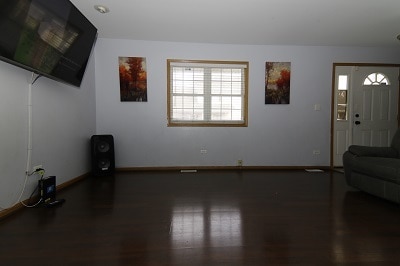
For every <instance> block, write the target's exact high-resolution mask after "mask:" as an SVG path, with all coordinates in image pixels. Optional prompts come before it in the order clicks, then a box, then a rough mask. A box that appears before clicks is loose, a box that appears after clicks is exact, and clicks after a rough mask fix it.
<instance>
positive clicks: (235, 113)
mask: <svg viewBox="0 0 400 266" xmlns="http://www.w3.org/2000/svg"><path fill="white" fill-rule="evenodd" d="M167 67H168V69H167V72H168V85H167V88H168V89H167V90H168V93H167V94H168V114H167V116H168V126H247V90H248V89H247V84H248V81H247V79H248V62H233V61H199V60H173V59H168V60H167Z"/></svg>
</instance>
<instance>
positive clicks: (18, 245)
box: [0, 170, 400, 266]
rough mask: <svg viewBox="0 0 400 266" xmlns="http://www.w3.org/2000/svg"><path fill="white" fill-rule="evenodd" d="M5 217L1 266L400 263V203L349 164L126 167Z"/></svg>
mask: <svg viewBox="0 0 400 266" xmlns="http://www.w3.org/2000/svg"><path fill="white" fill-rule="evenodd" d="M58 198H64V199H66V203H65V204H64V205H62V206H61V207H58V208H44V207H41V208H32V209H24V210H22V211H19V212H17V213H16V214H13V215H12V216H9V217H6V218H5V219H3V220H1V221H0V239H1V241H0V264H1V265H190V266H193V265H346V264H352V265H400V252H399V251H400V209H399V206H398V205H396V204H393V203H390V202H387V201H384V200H381V199H379V198H375V197H373V196H370V195H368V194H365V193H362V192H358V191H355V190H353V189H351V188H350V187H348V186H347V185H346V184H345V180H344V176H343V174H341V173H337V172H333V173H329V172H324V173H308V172H305V171H300V170H295V171H294V170H292V171H272V170H271V171H199V172H198V173H179V172H132V173H117V174H116V176H115V177H114V178H110V177H104V178H93V177H90V178H87V179H84V180H82V181H80V182H78V183H77V184H75V185H73V186H71V187H70V188H67V189H64V190H62V191H60V192H59V193H58Z"/></svg>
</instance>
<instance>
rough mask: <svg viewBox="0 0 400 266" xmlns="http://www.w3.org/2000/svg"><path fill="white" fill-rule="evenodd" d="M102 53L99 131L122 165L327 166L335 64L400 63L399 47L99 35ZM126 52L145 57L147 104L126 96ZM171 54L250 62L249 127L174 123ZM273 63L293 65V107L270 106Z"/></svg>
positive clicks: (98, 61)
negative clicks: (122, 59)
mask: <svg viewBox="0 0 400 266" xmlns="http://www.w3.org/2000/svg"><path fill="white" fill-rule="evenodd" d="M96 52H97V53H96V55H97V56H96V103H97V112H96V114H97V116H96V117H97V123H96V125H97V133H98V134H113V135H114V138H115V146H116V147H115V148H116V166H117V167H162V166H234V165H236V162H237V160H238V159H241V160H243V163H244V165H245V166H327V165H329V160H330V157H329V154H330V108H331V107H330V105H331V83H332V77H331V76H332V64H333V63H334V62H353V63H354V62H358V63H359V62H365V63H400V49H386V48H347V47H300V46H298V47H293V46H250V45H222V44H198V43H171V42H148V41H134V40H112V39H99V40H98V42H97V47H96ZM119 56H132V57H146V60H147V71H148V102H146V103H137V102H120V99H119V76H118V57H119ZM169 58H172V59H202V60H206V59H209V60H243V61H249V63H250V68H249V71H250V72H249V76H250V80H249V123H248V124H249V125H248V127H246V128H204V127H203V128H200V127H186V128H185V127H183V128H182V127H181V128H174V127H170V128H169V127H167V115H166V113H167V106H166V102H167V100H166V90H167V89H166V86H167V85H166V83H167V75H166V60H167V59H169ZM266 61H282V62H288V61H289V62H291V63H292V64H291V66H292V76H291V96H290V104H289V105H265V104H264V79H265V76H264V75H265V74H264V71H265V62H266ZM315 104H320V105H321V110H320V111H314V105H315ZM201 149H206V150H207V154H201V153H200V150H201ZM313 150H320V152H321V154H320V155H313Z"/></svg>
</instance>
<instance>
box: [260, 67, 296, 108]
mask: <svg viewBox="0 0 400 266" xmlns="http://www.w3.org/2000/svg"><path fill="white" fill-rule="evenodd" d="M290 71H291V70H290V62H266V63H265V104H289V102H290Z"/></svg>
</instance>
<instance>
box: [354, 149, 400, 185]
mask: <svg viewBox="0 0 400 266" xmlns="http://www.w3.org/2000/svg"><path fill="white" fill-rule="evenodd" d="M351 164H352V167H351V168H352V170H353V171H355V172H359V173H363V174H366V175H369V176H373V177H377V178H381V179H383V180H386V181H390V182H395V183H398V184H400V176H399V173H400V160H399V159H397V158H381V157H357V156H355V157H353V160H352V162H351Z"/></svg>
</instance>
